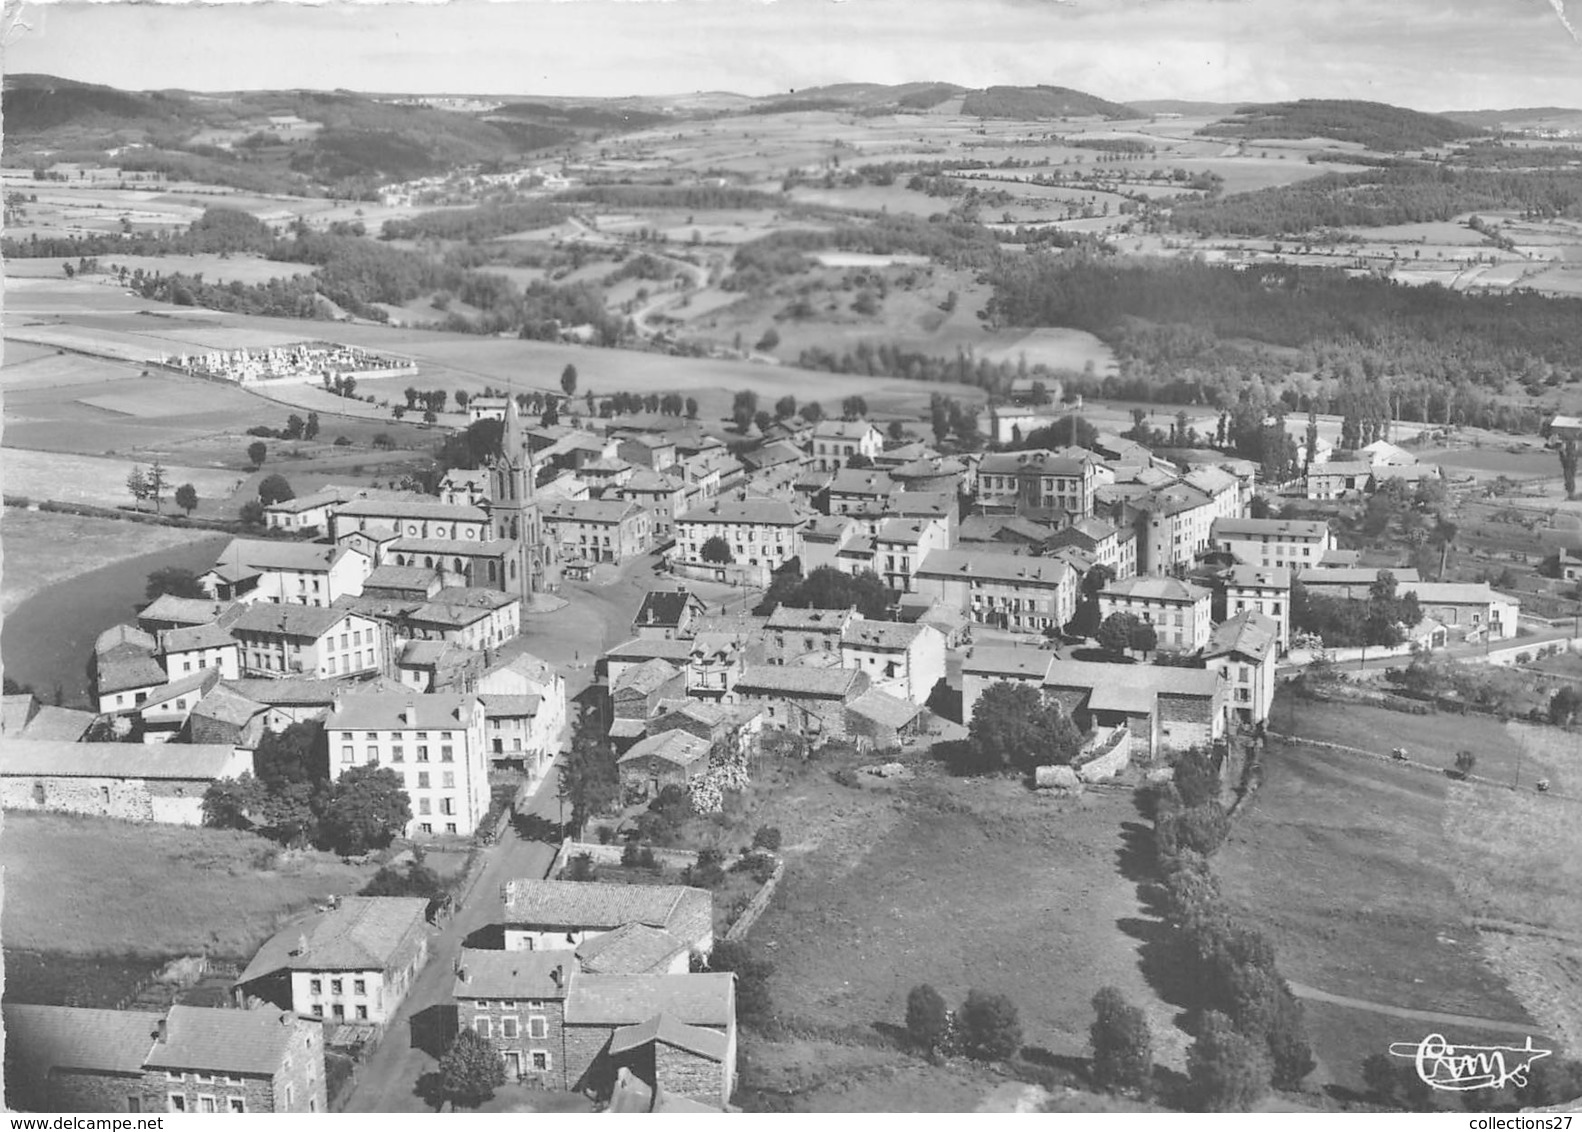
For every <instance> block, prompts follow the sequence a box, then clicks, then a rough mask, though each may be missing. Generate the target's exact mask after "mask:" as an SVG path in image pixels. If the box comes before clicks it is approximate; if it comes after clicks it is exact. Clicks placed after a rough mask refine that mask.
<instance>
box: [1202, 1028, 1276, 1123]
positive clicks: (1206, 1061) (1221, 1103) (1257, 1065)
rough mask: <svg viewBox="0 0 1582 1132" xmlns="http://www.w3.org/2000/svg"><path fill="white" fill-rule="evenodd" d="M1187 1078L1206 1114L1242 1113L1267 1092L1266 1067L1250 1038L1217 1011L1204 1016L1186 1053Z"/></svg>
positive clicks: (1267, 1072) (1267, 1075) (1265, 1062)
mask: <svg viewBox="0 0 1582 1132" xmlns="http://www.w3.org/2000/svg"><path fill="white" fill-rule="evenodd" d="M1187 1075H1188V1076H1189V1077H1191V1079H1192V1087H1193V1090H1194V1091H1195V1092H1196V1094H1197V1103H1198V1104H1199V1105H1201V1106H1202V1108H1203V1110H1204V1111H1206V1112H1245V1111H1247V1110H1249V1109H1251V1108H1252V1106H1253V1105H1255V1104H1257V1103H1258V1101H1259V1100H1261V1099H1262V1098H1263V1096H1264V1095H1265V1094H1266V1093H1268V1091H1269V1065H1268V1062H1267V1061H1266V1060H1265V1057H1264V1053H1263V1050H1261V1049H1260V1048H1258V1044H1257V1043H1255V1042H1254V1041H1253V1040H1252V1039H1250V1038H1247V1037H1245V1036H1243V1035H1242V1034H1239V1033H1237V1032H1236V1028H1235V1027H1234V1026H1233V1025H1231V1021H1230V1019H1229V1018H1227V1017H1226V1016H1225V1015H1223V1014H1221V1013H1219V1012H1218V1011H1217V1010H1210V1011H1209V1012H1208V1013H1206V1014H1205V1015H1203V1020H1202V1021H1201V1022H1200V1023H1199V1026H1198V1035H1197V1040H1196V1041H1195V1042H1193V1043H1192V1046H1191V1048H1190V1049H1188V1050H1187Z"/></svg>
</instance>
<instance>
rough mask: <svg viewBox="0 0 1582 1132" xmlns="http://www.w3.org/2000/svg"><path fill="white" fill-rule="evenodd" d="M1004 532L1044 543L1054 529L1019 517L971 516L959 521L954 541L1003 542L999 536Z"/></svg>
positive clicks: (1031, 541) (1025, 539)
mask: <svg viewBox="0 0 1582 1132" xmlns="http://www.w3.org/2000/svg"><path fill="white" fill-rule="evenodd" d="M1006 531H1008V532H1010V533H1011V534H1014V535H1016V536H1017V537H1018V538H1020V539H1022V540H1024V541H1026V542H1030V543H1039V542H1044V541H1046V540H1048V539H1049V538H1051V537H1052V536H1053V535H1054V534H1055V528H1054V527H1051V526H1047V525H1045V524H1043V523H1038V522H1034V521H1033V520H1032V519H1028V518H1024V517H1022V516H1020V515H973V516H970V517H969V518H966V519H963V520H962V521H961V527H960V529H959V530H957V532H956V541H957V542H958V543H962V542H1005V541H1006V540H1005V539H1002V538H1001V537H1000V535H1001V533H1002V532H1006Z"/></svg>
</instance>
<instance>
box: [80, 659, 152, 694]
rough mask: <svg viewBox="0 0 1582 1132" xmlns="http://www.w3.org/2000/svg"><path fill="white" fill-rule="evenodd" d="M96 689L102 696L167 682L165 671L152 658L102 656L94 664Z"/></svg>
mask: <svg viewBox="0 0 1582 1132" xmlns="http://www.w3.org/2000/svg"><path fill="white" fill-rule="evenodd" d="M94 677H95V679H94V687H95V688H96V689H97V690H98V692H99V694H100V695H101V696H102V695H104V694H105V693H107V692H125V691H129V690H131V689H133V688H154V687H158V686H159V685H161V684H163V683H164V682H165V670H164V669H163V668H161V667H160V665H159V662H158V661H156V660H155V659H154V658H153V657H151V656H101V657H99V658H98V660H97V661H96V662H95V664H94Z"/></svg>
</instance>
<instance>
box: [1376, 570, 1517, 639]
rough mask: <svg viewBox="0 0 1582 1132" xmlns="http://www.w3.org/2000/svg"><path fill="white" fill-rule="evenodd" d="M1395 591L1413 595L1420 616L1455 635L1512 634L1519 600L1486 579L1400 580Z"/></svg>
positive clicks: (1496, 636) (1497, 636)
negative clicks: (1455, 580) (1508, 595)
mask: <svg viewBox="0 0 1582 1132" xmlns="http://www.w3.org/2000/svg"><path fill="white" fill-rule="evenodd" d="M1397 593H1399V594H1400V595H1401V596H1403V597H1404V596H1405V595H1406V594H1409V593H1415V594H1416V595H1417V602H1418V604H1419V605H1420V606H1421V607H1422V610H1423V616H1424V617H1425V618H1432V619H1433V620H1435V621H1439V622H1440V623H1442V624H1443V625H1444V626H1445V627H1446V628H1447V629H1449V630H1450V631H1451V633H1452V634H1454V635H1457V636H1484V635H1486V636H1487V637H1488V639H1489V640H1494V641H1503V640H1507V639H1509V638H1511V637H1514V636H1516V628H1517V620H1518V617H1519V614H1520V611H1521V609H1520V604H1519V603H1518V602H1517V600H1516V599H1515V598H1513V597H1507V596H1506V595H1505V594H1502V593H1498V592H1496V591H1494V590H1492V589H1490V588H1489V584H1488V583H1487V582H1402V583H1400V585H1399V587H1398V589H1397Z"/></svg>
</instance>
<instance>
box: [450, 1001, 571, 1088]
mask: <svg viewBox="0 0 1582 1132" xmlns="http://www.w3.org/2000/svg"><path fill="white" fill-rule="evenodd" d="M456 1012H457V1017H456V1021H457V1024H458V1025H459V1026H461V1027H463V1028H465V1029H469V1030H475V1029H477V1020H478V1018H479V1017H480V1016H483V1015H487V1016H488V1018H489V1036H490V1038H491V1039H492V1040H493V1042H494V1044H495V1046H496V1047H497V1048H498V1049H499V1050H500V1052H501V1053H502V1054H504V1053H508V1052H510V1051H513V1050H514V1051H516V1052H518V1053H520V1054H521V1060H522V1080H524V1081H536V1082H539V1083H541V1084H543V1085H544V1087H546V1088H550V1089H557V1090H563V1089H569V1088H570V1087H571V1085H572V1084H573V1082H574V1081H575V1080H576V1078H575V1077H568V1076H567V1071H568V1063H567V1060H566V1026H565V1016H566V1004H565V1003H564V1002H563V1001H561V1000H560V999H548V1000H545V1001H544V1003H543V1007H542V1009H528V1008H526V1007H512V1008H510V1009H501V1007H500V1004H499V1002H498V1001H495V1002H491V1003H490V1005H489V1008H488V1009H487V1010H483V1009H480V1008H479V1003H478V1002H477V1001H476V1000H460V1001H458V1002H457V1004H456ZM504 1018H515V1019H516V1020H517V1031H516V1037H514V1038H508V1037H505V1036H504V1027H503V1025H502V1020H503V1019H504ZM534 1018H543V1019H544V1022H545V1035H544V1036H543V1037H541V1038H535V1037H532V1036H531V1035H532V1019H534ZM534 1050H541V1051H544V1052H546V1053H548V1054H549V1069H548V1070H546V1071H543V1072H539V1071H536V1070H534V1069H533V1051H534Z"/></svg>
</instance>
